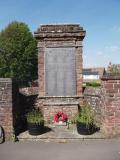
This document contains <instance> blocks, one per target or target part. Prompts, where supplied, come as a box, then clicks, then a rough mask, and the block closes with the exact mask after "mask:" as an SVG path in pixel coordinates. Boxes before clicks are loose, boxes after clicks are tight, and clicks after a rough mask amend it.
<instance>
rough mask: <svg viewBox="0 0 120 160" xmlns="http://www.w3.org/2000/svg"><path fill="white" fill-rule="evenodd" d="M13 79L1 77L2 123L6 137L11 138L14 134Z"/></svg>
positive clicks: (0, 110) (0, 117)
mask: <svg viewBox="0 0 120 160" xmlns="http://www.w3.org/2000/svg"><path fill="white" fill-rule="evenodd" d="M12 89H13V85H12V80H11V79H9V78H0V125H1V126H2V127H3V129H4V132H5V138H7V139H8V138H10V137H11V135H12V134H13V103H12V102H13V99H12V96H13V95H12Z"/></svg>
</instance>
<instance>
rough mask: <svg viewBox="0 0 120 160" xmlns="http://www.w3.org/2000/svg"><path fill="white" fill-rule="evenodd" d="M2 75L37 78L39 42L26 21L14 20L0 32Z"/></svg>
mask: <svg viewBox="0 0 120 160" xmlns="http://www.w3.org/2000/svg"><path fill="white" fill-rule="evenodd" d="M0 77H10V78H15V79H17V80H20V81H21V80H22V81H31V80H34V79H36V78H37V42H36V40H35V39H34V37H33V35H32V33H31V32H30V30H29V28H28V26H27V25H26V24H25V23H22V22H17V21H14V22H12V23H10V24H9V25H8V26H7V27H6V28H5V29H4V30H2V31H1V32H0Z"/></svg>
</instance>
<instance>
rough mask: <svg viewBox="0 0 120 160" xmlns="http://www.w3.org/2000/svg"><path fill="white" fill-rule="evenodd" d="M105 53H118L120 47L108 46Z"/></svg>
mask: <svg viewBox="0 0 120 160" xmlns="http://www.w3.org/2000/svg"><path fill="white" fill-rule="evenodd" d="M105 51H106V52H112V53H114V52H118V51H120V46H117V45H112V46H106V47H105Z"/></svg>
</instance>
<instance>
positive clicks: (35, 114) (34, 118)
mask: <svg viewBox="0 0 120 160" xmlns="http://www.w3.org/2000/svg"><path fill="white" fill-rule="evenodd" d="M27 122H28V123H36V124H41V123H44V118H43V115H42V113H41V111H39V110H33V111H32V112H29V113H28V114H27Z"/></svg>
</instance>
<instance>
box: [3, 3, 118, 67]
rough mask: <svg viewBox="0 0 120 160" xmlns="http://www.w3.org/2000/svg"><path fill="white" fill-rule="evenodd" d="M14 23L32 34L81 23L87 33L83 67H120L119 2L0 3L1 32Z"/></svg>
mask: <svg viewBox="0 0 120 160" xmlns="http://www.w3.org/2000/svg"><path fill="white" fill-rule="evenodd" d="M14 20H17V21H22V22H25V23H26V24H28V26H29V28H30V30H31V31H32V32H34V31H35V30H36V29H37V28H38V27H39V26H40V24H49V23H50V24H51V23H79V24H80V25H81V26H83V27H84V29H85V30H86V37H85V39H84V43H83V44H84V49H83V51H84V56H83V57H84V66H86V67H91V66H94V67H95V66H107V65H108V63H109V62H110V61H111V62H112V63H120V0H0V30H2V29H4V27H5V26H7V24H8V23H10V22H11V21H14Z"/></svg>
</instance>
